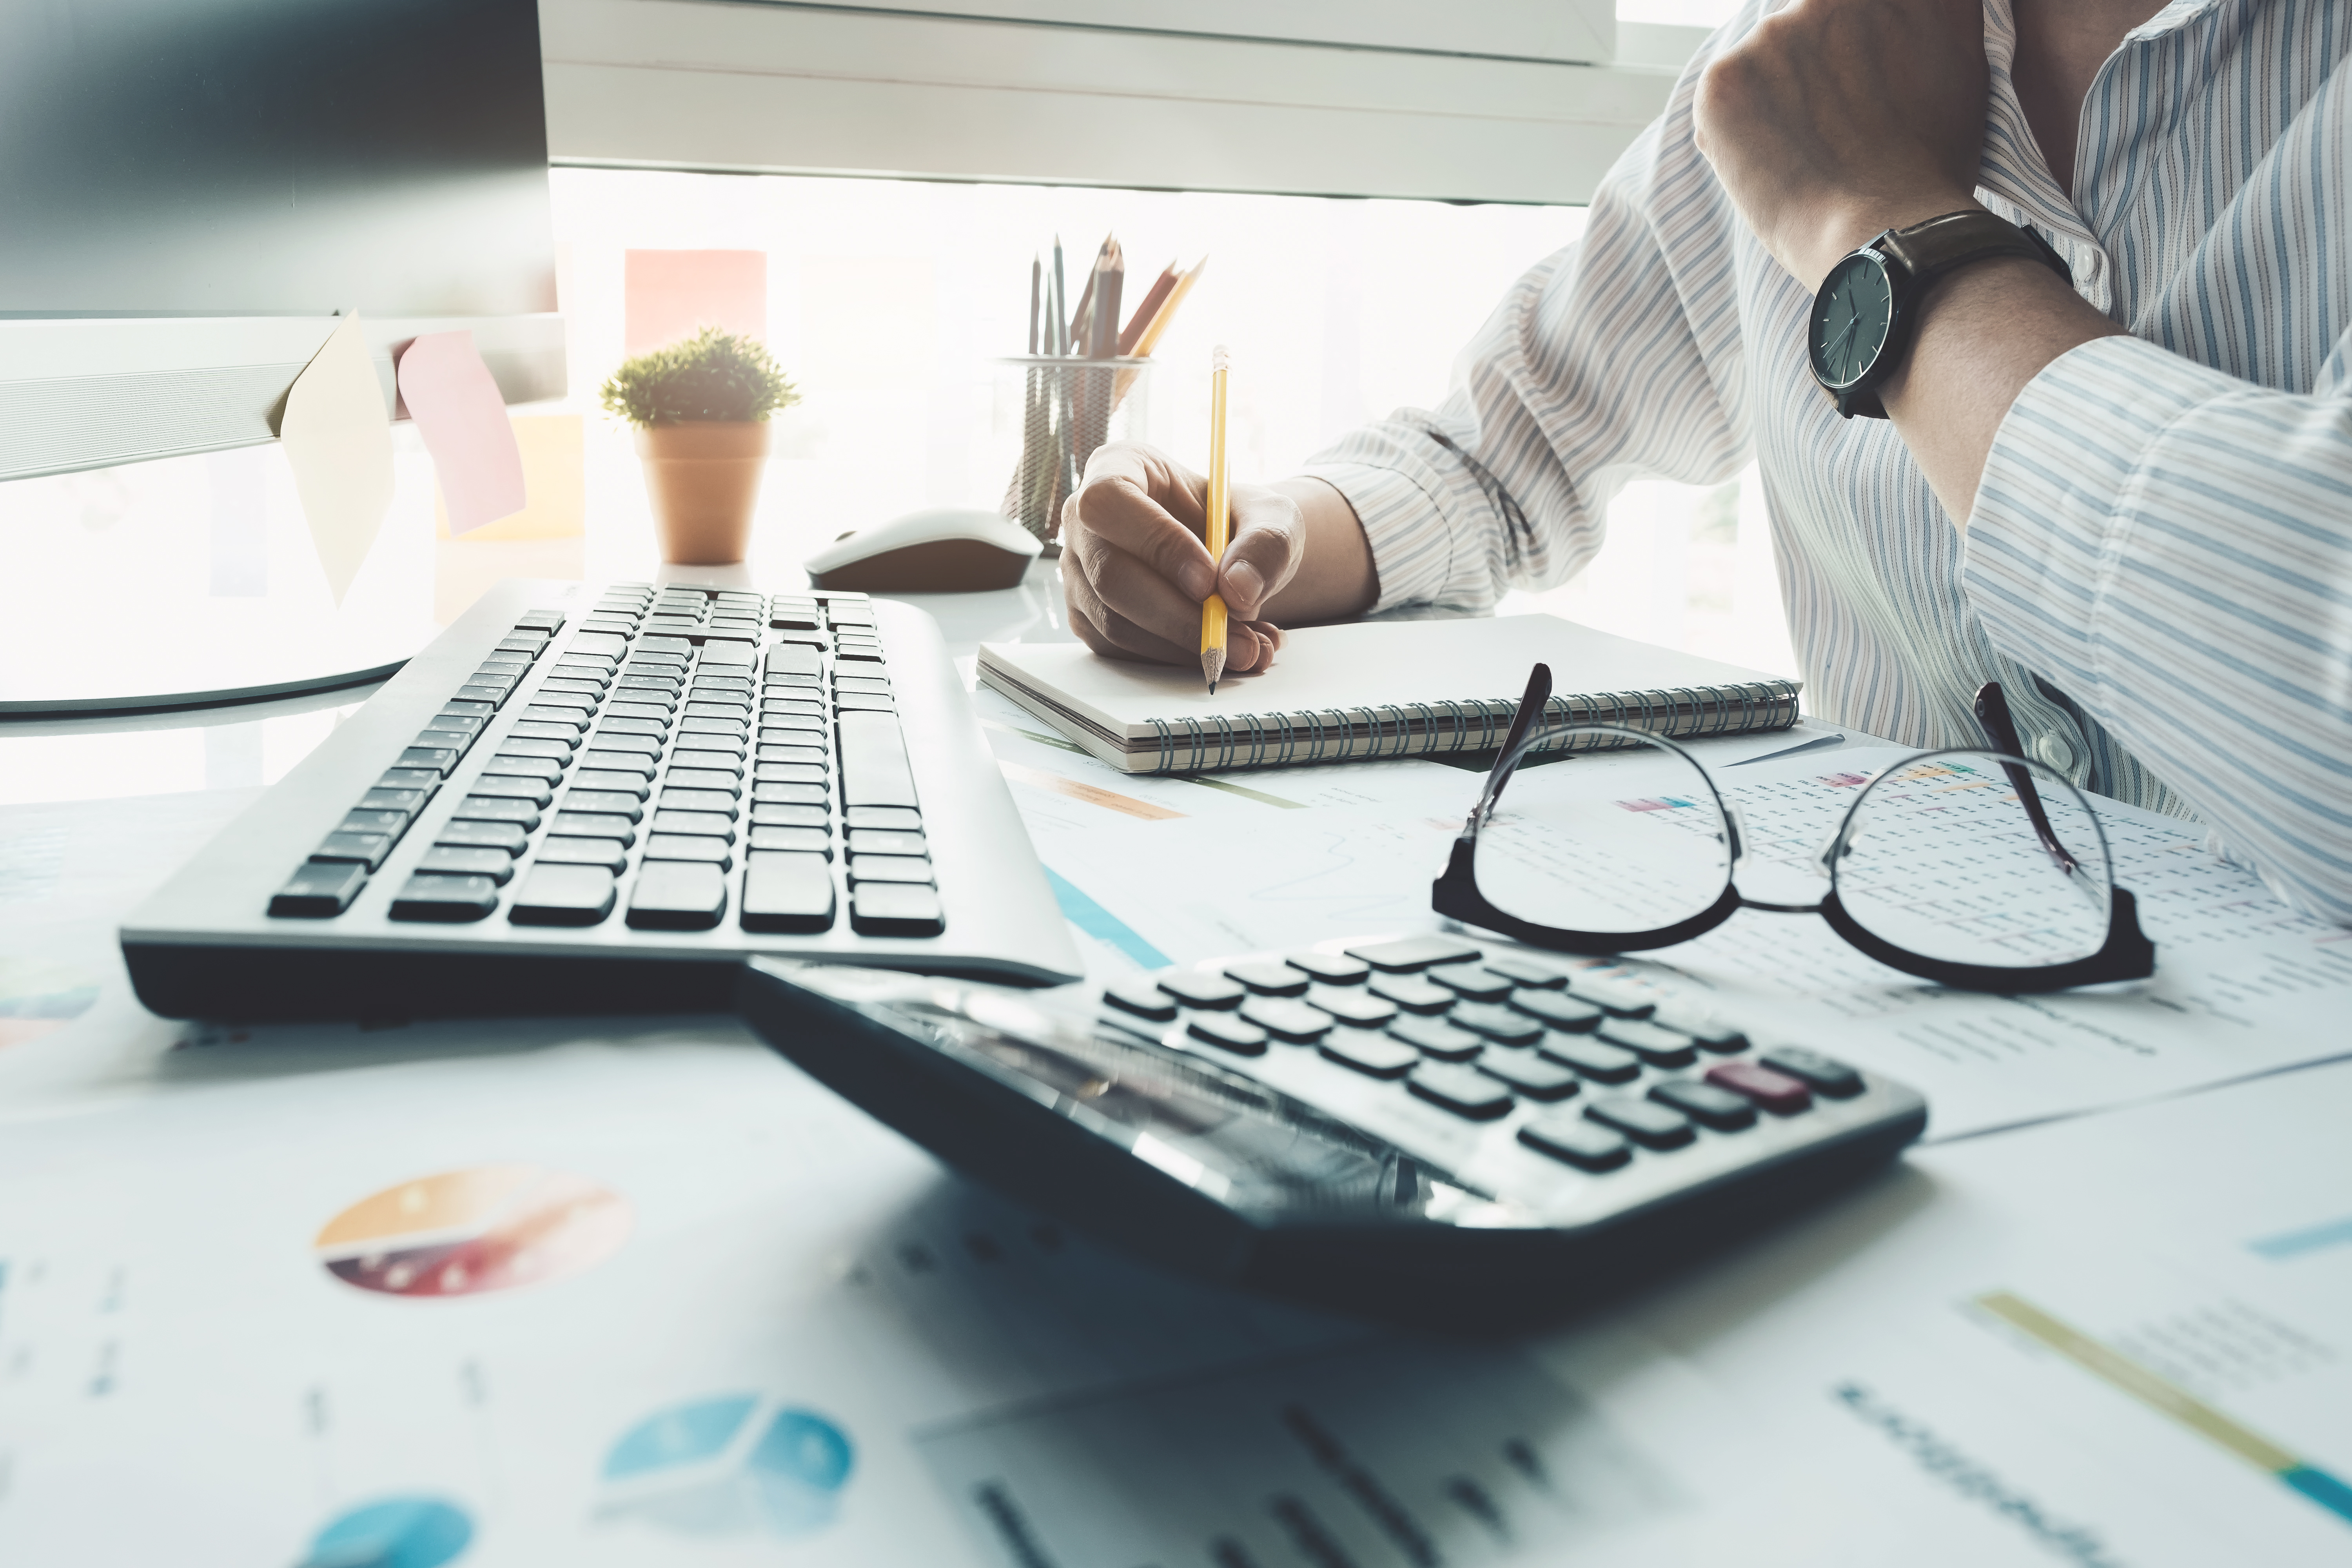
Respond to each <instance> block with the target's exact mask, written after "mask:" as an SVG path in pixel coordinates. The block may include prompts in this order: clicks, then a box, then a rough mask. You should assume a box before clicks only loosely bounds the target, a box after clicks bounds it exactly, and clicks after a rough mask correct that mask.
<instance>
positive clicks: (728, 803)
mask: <svg viewBox="0 0 2352 1568" xmlns="http://www.w3.org/2000/svg"><path fill="white" fill-rule="evenodd" d="M661 808H662V809H663V810H664V811H715V812H717V813H718V814H719V816H723V817H725V818H726V819H727V820H728V821H730V822H732V821H734V820H735V818H736V816H737V815H738V814H739V812H740V807H738V806H737V805H736V804H735V795H734V792H733V791H732V790H722V789H673V788H671V787H670V785H669V784H667V782H665V783H664V784H663V785H662V792H661Z"/></svg>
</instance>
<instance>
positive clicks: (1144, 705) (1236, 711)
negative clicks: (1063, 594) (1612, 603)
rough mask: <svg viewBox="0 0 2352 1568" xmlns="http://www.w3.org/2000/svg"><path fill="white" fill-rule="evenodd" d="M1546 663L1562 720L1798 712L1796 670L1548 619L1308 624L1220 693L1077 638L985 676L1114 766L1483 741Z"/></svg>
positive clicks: (983, 664)
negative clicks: (1268, 660)
mask: <svg viewBox="0 0 2352 1568" xmlns="http://www.w3.org/2000/svg"><path fill="white" fill-rule="evenodd" d="M1538 661H1540V662H1542V663H1545V664H1549V665H1550V666H1551V671H1552V683H1553V692H1554V695H1553V697H1552V700H1551V704H1550V707H1549V710H1547V711H1548V717H1549V721H1550V722H1552V723H1591V722H1596V721H1597V722H1611V723H1622V724H1632V725H1636V726H1639V727H1640V728H1642V729H1645V730H1651V731H1656V732H1658V733H1660V734H1664V735H1671V736H1678V737H1681V736H1694V735H1739V734H1747V733H1749V732H1751V731H1759V730H1785V729H1787V728H1788V727H1789V726H1790V725H1791V724H1793V723H1795V722H1796V721H1797V697H1798V692H1799V690H1800V686H1799V683H1798V682H1796V681H1793V680H1786V679H1780V677H1777V676H1770V675H1764V674H1760V673H1759V672H1758V671H1755V670H1752V669H1741V668H1738V667H1737V666H1735V665H1728V664H1719V663H1717V661H1716V660H1714V659H1711V658H1699V657H1698V656H1697V655H1696V654H1687V653H1682V652H1678V651H1677V650H1675V649H1674V648H1665V647H1652V646H1651V645H1649V644H1647V643H1639V642H1635V641H1633V639H1631V638H1629V637H1612V636H1611V635H1610V634H1609V633H1607V632H1601V631H1595V630H1593V629H1592V628H1591V626H1578V625H1577V624H1576V623H1575V622H1573V621H1563V620H1561V619H1559V617H1557V616H1497V617H1495V618H1492V619H1477V620H1446V621H1371V622H1359V623H1356V624H1353V625H1349V626H1310V627H1307V628H1305V629H1303V630H1300V631H1295V632H1292V633H1291V634H1290V635H1289V637H1288V639H1287V641H1286V643H1285V644H1284V646H1283V650H1282V652H1281V654H1280V655H1279V656H1278V657H1277V658H1276V659H1275V662H1274V668H1271V669H1269V670H1266V671H1265V672H1263V673H1260V674H1254V675H1228V676H1227V677H1225V679H1224V680H1223V682H1221V683H1220V684H1219V686H1218V688H1217V692H1216V695H1215V696H1211V695H1209V693H1208V692H1207V691H1206V690H1204V689H1202V684H1201V672H1200V671H1199V670H1198V669H1181V668H1174V667H1172V666H1167V665H1150V664H1131V663H1127V662H1124V661H1122V660H1118V659H1110V658H1101V657H1099V656H1098V655H1097V654H1095V653H1093V652H1090V651H1089V650H1088V649H1087V648H1086V647H1082V646H1080V645H1078V644H1076V643H982V645H981V648H980V679H982V680H984V681H986V682H987V683H988V684H989V685H991V686H992V687H994V688H995V689H997V690H999V691H1002V692H1003V693H1004V695H1005V696H1007V697H1010V698H1011V699H1012V700H1013V701H1015V702H1018V703H1019V704H1020V705H1021V706H1022V707H1024V708H1025V709H1027V710H1029V711H1030V712H1032V713H1034V714H1035V715H1037V717H1038V718H1040V719H1043V720H1045V721H1046V722H1047V723H1049V724H1051V725H1053V726H1054V728H1055V729H1056V730H1059V731H1061V732H1062V733H1064V734H1065V735H1067V736H1068V737H1069V738H1070V739H1071V740H1073V741H1076V742H1078V744H1080V745H1082V746H1084V747H1085V748H1086V749H1087V751H1088V752H1092V753H1093V754H1094V755H1096V756H1097V757H1099V758H1101V759H1102V760H1103V761H1104V762H1106V763H1109V764H1110V765H1111V766H1113V767H1115V768H1119V769H1122V770H1124V771H1125V772H1128V773H1207V772H1212V771H1219V770H1223V769H1227V768H1261V767H1269V768H1270V767H1284V766H1291V765H1296V764H1297V763H1336V762H1344V761H1349V760H1350V759H1354V758H1360V757H1411V756H1422V755H1426V754H1429V753H1432V752H1483V751H1489V750H1492V749H1493V748H1494V747H1496V746H1497V745H1499V744H1500V743H1501V742H1502V738H1503V733H1504V731H1506V730H1507V729H1508V728H1509V727H1510V722H1511V715H1512V714H1513V713H1515V712H1516V711H1517V710H1518V700H1519V693H1520V691H1521V690H1523V689H1525V687H1526V685H1527V679H1528V669H1529V668H1531V667H1533V666H1534V665H1535V664H1536V663H1538Z"/></svg>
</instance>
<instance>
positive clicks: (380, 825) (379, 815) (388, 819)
mask: <svg viewBox="0 0 2352 1568" xmlns="http://www.w3.org/2000/svg"><path fill="white" fill-rule="evenodd" d="M408 821H409V817H408V813H406V812H404V811H347V812H345V813H343V819H342V821H341V822H340V823H337V824H336V825H335V831H336V832H338V833H381V834H383V836H384V837H387V838H395V839H396V838H398V837H400V836H401V835H402V834H404V833H405V832H407V831H408Z"/></svg>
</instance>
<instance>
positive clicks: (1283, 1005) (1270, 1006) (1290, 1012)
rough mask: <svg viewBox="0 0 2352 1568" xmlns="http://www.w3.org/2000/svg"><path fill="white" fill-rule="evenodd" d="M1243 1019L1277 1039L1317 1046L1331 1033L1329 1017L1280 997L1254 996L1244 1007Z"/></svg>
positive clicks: (1304, 1005)
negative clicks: (1316, 1044)
mask: <svg viewBox="0 0 2352 1568" xmlns="http://www.w3.org/2000/svg"><path fill="white" fill-rule="evenodd" d="M1242 1016H1243V1017H1244V1018H1246V1019H1248V1020H1249V1021H1250V1022H1251V1023H1253V1024H1255V1025H1256V1026H1258V1027H1259V1028H1261V1029H1264V1030H1265V1032H1266V1033H1267V1034H1269V1035H1272V1036H1274V1037H1276V1039H1282V1040H1289V1041H1292V1042H1293V1043H1295V1044H1297V1045H1302V1046H1310V1045H1313V1044H1314V1043H1315V1042H1316V1041H1318V1040H1319V1039H1321V1038H1322V1037H1324V1036H1326V1035H1328V1034H1329V1033H1330V1032H1331V1019H1330V1016H1329V1015H1328V1014H1326V1013H1324V1012H1322V1011H1321V1010H1320V1009H1318V1008H1315V1007H1309V1006H1308V1005H1307V1004H1306V1003H1304V1002H1290V1001H1286V1000H1284V999H1283V998H1282V997H1279V996H1253V997H1251V998H1250V999H1249V1000H1248V1001H1246V1002H1244V1003H1243V1004H1242Z"/></svg>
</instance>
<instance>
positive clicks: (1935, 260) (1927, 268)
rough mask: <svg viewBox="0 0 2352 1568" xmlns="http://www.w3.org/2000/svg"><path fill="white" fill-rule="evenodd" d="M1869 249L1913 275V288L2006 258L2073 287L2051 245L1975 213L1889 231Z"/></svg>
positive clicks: (2026, 230)
mask: <svg viewBox="0 0 2352 1568" xmlns="http://www.w3.org/2000/svg"><path fill="white" fill-rule="evenodd" d="M1871 244H1872V246H1873V247H1874V249H1876V250H1877V251H1878V253H1879V254H1880V255H1882V256H1884V257H1885V258H1887V259H1888V260H1890V261H1893V262H1895V263H1896V264H1898V265H1899V266H1901V267H1902V268H1903V269H1904V270H1905V271H1906V272H1907V273H1909V274H1910V275H1911V280H1912V282H1913V284H1914V286H1915V287H1916V286H1917V285H1919V284H1924V283H1926V282H1927V281H1928V280H1929V279H1934V278H1940V277H1942V276H1943V275H1944V274H1945V273H1947V272H1951V271H1954V270H1956V269H1958V268H1962V267H1966V266H1968V265H1969V263H1971V262H1976V261H1990V260H1992V259H1994V258H1997V257H2003V256H2014V257H2017V258H2021V259H2022V260H2027V261H2039V262H2041V263H2042V265H2043V266H2045V267H2047V268H2050V269H2051V270H2052V271H2053V272H2055V273H2057V274H2058V276H2059V277H2061V278H2063V279H2065V280H2066V284H2067V287H2069V288H2072V287H2073V286H2074V273H2073V272H2072V271H2070V270H2069V269H2068V268H2067V266H2066V263H2065V261H2064V260H2063V259H2062V258H2060V256H2059V255H2058V252H2057V251H2056V249H2054V248H2053V247H2052V246H2051V244H2050V242H2049V241H2048V240H2046V239H2043V238H2042V237H2041V236H2040V235H2038V234H2036V233H2034V232H2033V231H2032V229H2030V228H2024V227H2021V226H2018V225H2016V224H2013V223H2011V222H2009V221H2008V220H2007V219H2005V218H1999V217H1995V216H1993V215H1992V214H1990V213H1989V212H1983V211H1979V210H1976V209H1970V210H1969V211H1967V212H1956V213H1945V214H1944V215H1943V216H1940V217H1931V218H1929V219H1927V221H1926V222H1924V223H1915V224H1913V225H1912V226H1910V227H1908V228H1895V229H1889V230H1887V231H1886V232H1885V234H1882V235H1880V236H1879V237H1877V238H1876V239H1875V240H1873V241H1872V242H1871Z"/></svg>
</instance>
